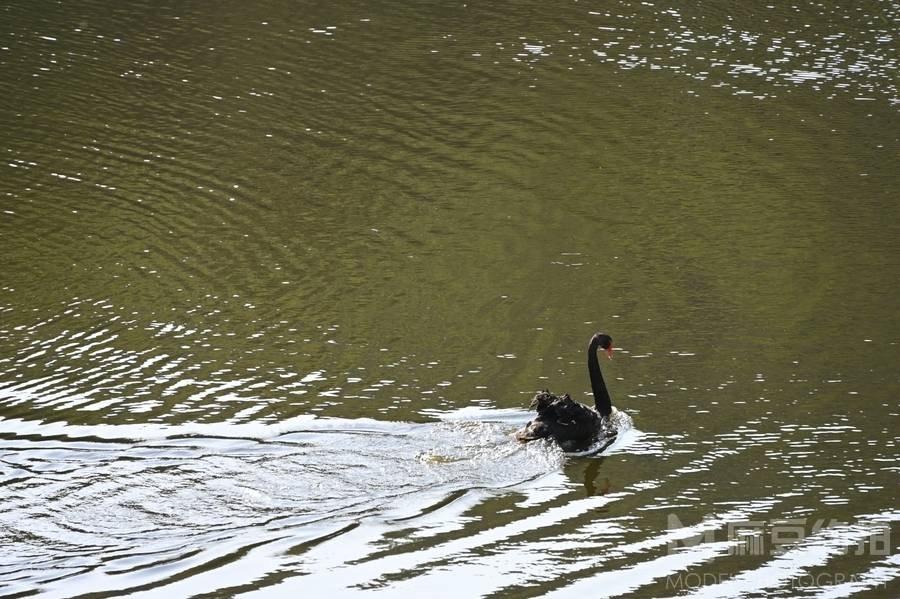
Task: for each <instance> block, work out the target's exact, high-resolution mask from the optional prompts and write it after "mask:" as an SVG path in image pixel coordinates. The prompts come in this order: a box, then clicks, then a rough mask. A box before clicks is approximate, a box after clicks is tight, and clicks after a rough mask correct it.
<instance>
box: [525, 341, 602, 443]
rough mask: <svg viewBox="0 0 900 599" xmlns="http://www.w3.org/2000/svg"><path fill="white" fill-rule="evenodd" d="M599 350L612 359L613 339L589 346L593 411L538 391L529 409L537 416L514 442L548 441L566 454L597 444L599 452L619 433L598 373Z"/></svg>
mask: <svg viewBox="0 0 900 599" xmlns="http://www.w3.org/2000/svg"><path fill="white" fill-rule="evenodd" d="M599 349H603V350H605V351H606V353H607V356H609V357H610V358H611V357H612V338H611V337H610V336H609V335H606V334H604V333H597V334H596V335H594V336H593V337H591V342H590V344H589V345H588V374H589V375H590V379H591V391H592V392H593V394H594V407H593V408H590V407H588V406H586V405H584V404H581V403H579V402H577V401H574V400H573V399H572V398H571V397H569V394H568V393H567V394H565V395H562V396H558V395H554V394H552V393H550V392H549V391H547V390H544V391H541V392H540V393H538V394H537V395H535V396H534V399H532V400H531V405H530V409H532V410H535V411H537V416H536V417H535V418H534V419H533V420H531V421H530V422H528V424H526V425H525V426H524V427H523V428H522V429H520V430H519V431H518V432H516V439H518V440H519V441H523V442H525V441H533V440H535V439H544V438H549V439H552V440H554V441H556V443H557V444H558V445H559V446H560V448H561V449H562V450H563V451H565V452H577V451H584V450H586V449H588V448H589V447H591V446H593V445H594V444H596V443H598V442H600V443H601V444H602V447H601V448H600V449H599V450H598V451H602V450H603V449H605V448H606V447H607V446H608V445H609V444H610V443H612V442H613V441H614V440H615V438H616V435H617V434H618V430H617V428H616V426H615V424H614V418H613V416H614V415H615V413H616V412H617V410H616V409H615V408H614V407H613V405H612V400H611V399H610V396H609V391H608V390H607V389H606V383H605V382H604V381H603V375H602V374H601V372H600V363H599V361H598V360H597V351H598V350H599Z"/></svg>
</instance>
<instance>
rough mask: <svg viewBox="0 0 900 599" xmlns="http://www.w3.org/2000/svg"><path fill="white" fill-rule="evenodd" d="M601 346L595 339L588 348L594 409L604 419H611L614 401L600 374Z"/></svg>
mask: <svg viewBox="0 0 900 599" xmlns="http://www.w3.org/2000/svg"><path fill="white" fill-rule="evenodd" d="M599 346H600V340H599V339H597V338H596V337H594V338H593V339H591V344H590V346H589V347H588V373H589V374H590V375H591V391H593V392H594V407H595V408H597V411H598V412H600V415H601V416H603V417H604V418H606V417H609V415H610V414H611V413H612V400H611V399H610V397H609V391H607V390H606V383H604V382H603V375H602V374H601V373H600V362H599V360H597V348H598V347H599Z"/></svg>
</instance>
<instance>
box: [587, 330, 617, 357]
mask: <svg viewBox="0 0 900 599" xmlns="http://www.w3.org/2000/svg"><path fill="white" fill-rule="evenodd" d="M591 343H592V344H595V345H594V346H595V347H599V348H602V349H603V351H605V352H606V357H607V358H610V359H611V358H612V356H613V340H612V337H610V336H609V335H607V334H606V333H597V334H596V335H594V336H593V338H592V339H591Z"/></svg>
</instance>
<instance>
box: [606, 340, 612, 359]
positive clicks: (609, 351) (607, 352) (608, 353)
mask: <svg viewBox="0 0 900 599" xmlns="http://www.w3.org/2000/svg"><path fill="white" fill-rule="evenodd" d="M612 352H613V346H612V343H610V344H609V347H607V348H606V357H607V358H609V359H610V360H612Z"/></svg>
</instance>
